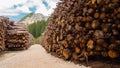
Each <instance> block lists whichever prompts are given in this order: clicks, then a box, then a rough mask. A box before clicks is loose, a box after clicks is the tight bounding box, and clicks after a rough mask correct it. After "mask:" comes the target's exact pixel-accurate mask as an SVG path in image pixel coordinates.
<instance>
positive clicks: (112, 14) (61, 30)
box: [43, 0, 120, 61]
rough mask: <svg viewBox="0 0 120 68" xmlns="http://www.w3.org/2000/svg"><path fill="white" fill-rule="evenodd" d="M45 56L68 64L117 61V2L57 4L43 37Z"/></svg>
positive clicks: (71, 0) (67, 0) (119, 24)
mask: <svg viewBox="0 0 120 68" xmlns="http://www.w3.org/2000/svg"><path fill="white" fill-rule="evenodd" d="M43 47H44V48H45V49H46V50H47V52H51V53H55V54H57V55H58V56H59V57H61V58H64V59H70V60H77V61H82V60H86V61H88V58H89V56H96V55H97V56H103V57H110V58H118V57H120V0H61V2H59V3H58V5H57V8H56V9H55V11H54V13H53V14H52V15H51V17H50V20H49V24H48V27H47V29H46V32H45V34H44V45H43Z"/></svg>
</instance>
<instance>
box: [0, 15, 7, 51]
mask: <svg viewBox="0 0 120 68" xmlns="http://www.w3.org/2000/svg"><path fill="white" fill-rule="evenodd" d="M7 22H8V19H7V18H5V17H3V16H0V51H2V50H4V49H5V42H4V41H5V36H6V30H7Z"/></svg>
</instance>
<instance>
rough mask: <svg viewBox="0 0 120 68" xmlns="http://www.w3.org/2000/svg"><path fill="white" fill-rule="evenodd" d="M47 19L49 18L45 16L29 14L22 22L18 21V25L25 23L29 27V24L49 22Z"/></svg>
mask: <svg viewBox="0 0 120 68" xmlns="http://www.w3.org/2000/svg"><path fill="white" fill-rule="evenodd" d="M47 19H48V17H47V16H44V15H43V14H40V13H37V14H34V13H29V14H27V15H26V16H25V17H23V18H22V19H21V20H20V21H18V23H24V24H26V25H28V24H32V23H34V22H37V21H41V20H47Z"/></svg>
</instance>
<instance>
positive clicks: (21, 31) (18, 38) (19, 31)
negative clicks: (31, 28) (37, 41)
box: [0, 16, 34, 51]
mask: <svg viewBox="0 0 120 68" xmlns="http://www.w3.org/2000/svg"><path fill="white" fill-rule="evenodd" d="M33 44H34V38H33V36H32V35H31V34H30V33H29V32H28V30H27V28H26V26H25V25H23V24H18V23H14V22H13V21H9V19H8V18H6V17H3V16H1V17H0V51H1V50H4V49H5V48H6V49H9V50H21V49H22V50H23V49H28V48H29V47H30V46H31V45H33Z"/></svg>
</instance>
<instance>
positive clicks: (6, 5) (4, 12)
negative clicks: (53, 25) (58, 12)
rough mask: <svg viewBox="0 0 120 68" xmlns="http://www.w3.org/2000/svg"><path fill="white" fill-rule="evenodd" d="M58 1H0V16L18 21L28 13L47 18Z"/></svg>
mask: <svg viewBox="0 0 120 68" xmlns="http://www.w3.org/2000/svg"><path fill="white" fill-rule="evenodd" d="M57 2H59V0H0V16H6V17H9V19H10V20H14V21H17V20H20V19H21V18H22V17H24V16H26V15H27V14H28V13H42V14H43V15H45V16H49V15H50V14H51V13H52V12H53V11H54V8H56V4H57Z"/></svg>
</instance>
